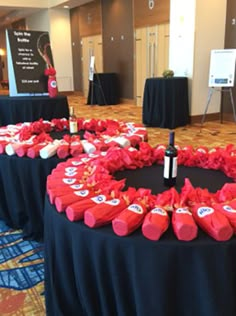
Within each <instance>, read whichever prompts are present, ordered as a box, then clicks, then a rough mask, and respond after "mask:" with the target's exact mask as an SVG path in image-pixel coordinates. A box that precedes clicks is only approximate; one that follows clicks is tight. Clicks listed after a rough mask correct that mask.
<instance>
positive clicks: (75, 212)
mask: <svg viewBox="0 0 236 316" xmlns="http://www.w3.org/2000/svg"><path fill="white" fill-rule="evenodd" d="M108 197H109V196H108V195H105V194H100V195H96V196H94V197H91V198H89V199H86V200H81V201H78V202H76V203H73V204H71V205H69V206H68V207H67V208H66V216H67V218H68V219H69V220H70V221H71V222H74V221H78V220H81V219H83V218H84V213H85V211H86V210H88V209H91V208H93V207H96V206H97V205H99V204H101V203H104V202H105V201H106V200H107V199H108Z"/></svg>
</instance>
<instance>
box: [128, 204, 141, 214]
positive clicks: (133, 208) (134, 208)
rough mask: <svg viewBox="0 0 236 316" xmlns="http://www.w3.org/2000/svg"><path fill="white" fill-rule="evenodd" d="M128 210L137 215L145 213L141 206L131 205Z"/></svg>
mask: <svg viewBox="0 0 236 316" xmlns="http://www.w3.org/2000/svg"><path fill="white" fill-rule="evenodd" d="M128 210H129V211H131V212H134V213H137V214H142V213H143V208H142V206H141V205H139V204H131V205H129V206H128Z"/></svg>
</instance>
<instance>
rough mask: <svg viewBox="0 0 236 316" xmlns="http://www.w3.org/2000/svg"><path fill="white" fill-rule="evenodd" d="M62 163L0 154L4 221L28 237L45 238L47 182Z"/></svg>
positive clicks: (0, 199)
mask: <svg viewBox="0 0 236 316" xmlns="http://www.w3.org/2000/svg"><path fill="white" fill-rule="evenodd" d="M61 161H64V160H62V159H59V158H58V157H52V158H49V159H41V158H35V159H31V158H28V157H22V158H19V157H17V156H7V155H0V187H1V190H0V219H2V220H4V221H5V222H6V224H7V225H9V226H10V227H12V228H15V229H22V230H23V235H24V237H26V238H30V239H35V240H42V239H43V212H44V196H45V192H46V180H47V176H48V175H49V174H50V173H51V171H52V169H53V168H55V167H56V165H57V164H58V163H59V162H61Z"/></svg>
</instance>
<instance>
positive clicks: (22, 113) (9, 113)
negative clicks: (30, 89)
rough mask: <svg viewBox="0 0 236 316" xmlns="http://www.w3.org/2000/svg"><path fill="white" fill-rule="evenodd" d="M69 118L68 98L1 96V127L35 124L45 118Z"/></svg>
mask: <svg viewBox="0 0 236 316" xmlns="http://www.w3.org/2000/svg"><path fill="white" fill-rule="evenodd" d="M63 117H65V118H68V117H69V107H68V102H67V97H66V96H57V97H56V98H49V97H47V96H35V97H9V96H0V125H2V126H5V125H8V124H16V123H21V122H33V121H36V120H39V119H40V118H43V119H44V120H52V119H53V118H63Z"/></svg>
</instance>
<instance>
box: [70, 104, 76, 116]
mask: <svg viewBox="0 0 236 316" xmlns="http://www.w3.org/2000/svg"><path fill="white" fill-rule="evenodd" d="M74 115H75V114H74V108H73V107H72V106H71V107H70V116H74Z"/></svg>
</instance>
